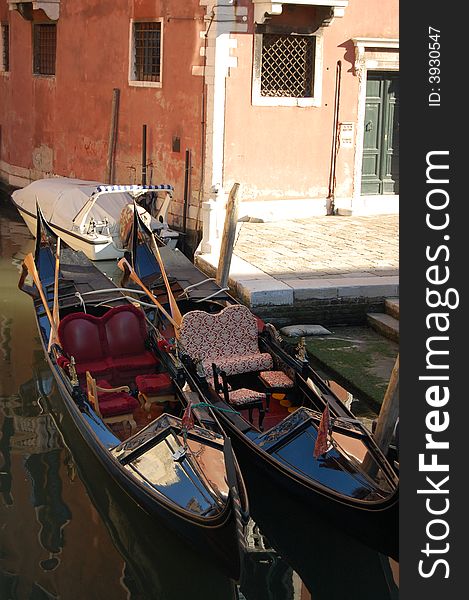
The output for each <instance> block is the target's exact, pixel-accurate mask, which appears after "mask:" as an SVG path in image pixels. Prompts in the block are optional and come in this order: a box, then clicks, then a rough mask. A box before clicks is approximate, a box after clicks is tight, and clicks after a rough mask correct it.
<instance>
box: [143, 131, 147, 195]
mask: <svg viewBox="0 0 469 600" xmlns="http://www.w3.org/2000/svg"><path fill="white" fill-rule="evenodd" d="M142 185H147V126H146V125H143V127H142Z"/></svg>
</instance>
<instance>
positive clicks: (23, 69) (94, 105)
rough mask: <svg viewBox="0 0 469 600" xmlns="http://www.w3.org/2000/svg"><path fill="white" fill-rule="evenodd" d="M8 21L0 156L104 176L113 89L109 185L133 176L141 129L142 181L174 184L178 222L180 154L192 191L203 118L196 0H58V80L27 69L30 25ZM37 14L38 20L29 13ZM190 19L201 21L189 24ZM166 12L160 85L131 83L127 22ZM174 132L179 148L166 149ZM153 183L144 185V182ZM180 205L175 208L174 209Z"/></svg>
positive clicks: (0, 89) (24, 164)
mask: <svg viewBox="0 0 469 600" xmlns="http://www.w3.org/2000/svg"><path fill="white" fill-rule="evenodd" d="M0 6H1V9H0V10H1V13H0V16H1V18H2V20H5V18H9V21H10V48H11V50H10V73H9V75H8V77H5V76H3V77H0V102H1V105H0V107H1V114H0V125H1V131H2V149H1V155H0V159H1V160H2V161H4V162H6V163H8V165H12V166H13V167H20V168H23V169H30V170H31V171H32V172H33V174H34V175H37V174H38V173H40V172H42V173H44V174H46V173H51V174H56V175H65V176H70V177H78V178H82V179H98V180H102V179H103V178H104V176H105V172H106V160H107V152H108V140H109V130H110V120H111V106H112V95H113V89H114V88H118V89H119V90H120V108H119V115H118V135H117V146H116V156H115V175H116V177H115V181H116V182H117V183H126V182H129V183H134V182H140V179H141V162H142V159H141V156H142V126H143V124H146V125H147V162H148V169H147V183H171V184H172V185H174V186H175V188H176V192H175V201H176V206H175V207H174V212H175V213H176V215H175V223H176V224H178V220H179V217H180V215H181V214H182V206H181V203H182V199H183V185H184V159H185V150H186V149H190V150H191V151H192V164H193V170H192V188H193V192H194V191H195V192H196V190H197V188H198V187H199V180H200V154H201V131H200V127H201V125H200V124H201V121H202V78H201V77H194V76H193V75H192V66H193V65H200V64H201V60H202V59H201V58H200V56H199V48H200V36H199V31H200V30H201V29H203V28H204V24H203V21H202V20H201V19H200V17H202V16H203V14H204V9H201V8H200V7H199V2H198V0H190V1H186V2H184V3H181V2H179V1H178V0H101V1H100V2H99V3H97V2H95V1H94V0H80V1H77V2H62V3H61V6H60V17H59V20H58V25H57V62H56V76H55V77H40V76H33V75H32V35H31V22H29V21H26V20H25V19H23V18H22V17H21V16H20V14H19V13H18V12H17V11H12V12H10V13H9V15H8V11H7V9H6V2H5V0H2V2H1V3H0ZM34 16H35V19H39V18H41V17H42V18H44V16H45V15H44V13H43V12H42V11H34ZM194 16H196V17H199V19H198V20H194ZM158 17H165V21H164V26H163V35H164V55H163V56H164V60H163V87H162V88H141V87H132V86H130V85H129V83H128V68H129V30H130V19H131V18H158ZM173 136H177V137H179V138H180V152H173V151H172V140H173ZM150 179H151V181H150ZM178 204H179V206H178Z"/></svg>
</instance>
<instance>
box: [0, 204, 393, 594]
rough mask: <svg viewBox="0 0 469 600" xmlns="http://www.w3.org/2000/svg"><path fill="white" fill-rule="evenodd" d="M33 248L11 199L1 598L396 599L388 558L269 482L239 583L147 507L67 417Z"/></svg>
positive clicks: (3, 316)
mask: <svg viewBox="0 0 469 600" xmlns="http://www.w3.org/2000/svg"><path fill="white" fill-rule="evenodd" d="M33 247H34V242H33V240H32V238H31V236H30V235H29V233H28V230H27V228H26V226H25V225H24V224H23V222H22V221H21V219H20V218H19V216H18V215H17V214H16V211H15V210H14V209H13V208H12V207H11V206H10V205H9V204H7V202H6V201H5V199H4V198H3V197H0V302H1V304H0V307H1V308H0V374H1V376H0V599H1V600H46V599H55V598H61V599H64V600H74V599H80V600H81V599H83V598H87V599H97V600H108V599H112V600H120V599H132V600H143V599H153V598H154V599H161V600H173V599H174V600H186V599H187V600H192V599H194V600H197V599H199V598H200V599H202V598H203V599H207V600H210V599H213V600H225V599H232V598H233V599H235V598H241V599H243V598H245V599H246V600H264V599H265V600H308V599H310V598H312V599H313V600H324V599H329V600H334V599H344V600H345V599H347V600H354V599H355V598H356V599H370V600H386V599H388V598H389V599H391V598H396V597H397V589H396V587H395V584H394V582H393V579H392V574H391V569H390V566H389V562H388V561H387V560H385V559H384V558H383V557H381V556H380V555H378V554H376V553H374V552H371V551H370V550H368V549H367V548H365V547H363V546H361V545H360V544H357V543H356V542H354V541H353V540H351V539H349V538H346V537H345V536H344V535H343V534H341V533H340V532H338V531H336V530H335V529H334V528H333V527H332V526H331V525H330V524H327V523H324V522H322V521H321V520H320V518H319V517H317V516H315V515H314V514H311V515H303V514H301V511H300V509H299V507H297V506H295V505H294V504H293V503H292V501H291V499H289V498H281V497H279V496H278V494H277V491H276V490H273V489H268V488H267V487H266V484H265V483H264V482H262V483H261V484H260V482H259V481H256V480H253V481H249V480H248V482H247V483H248V485H249V488H250V496H251V507H252V514H253V517H254V519H255V520H256V523H257V524H256V523H254V522H250V525H249V535H248V545H249V547H250V552H249V554H248V556H247V558H246V564H245V570H244V571H245V572H244V575H243V579H242V581H241V584H240V586H236V585H234V584H233V582H231V581H230V580H229V579H227V578H226V577H225V576H224V575H223V574H222V573H221V572H219V571H218V569H217V568H216V566H215V565H211V564H208V563H207V561H206V560H204V557H203V556H200V555H199V554H198V553H197V552H196V551H194V550H193V549H191V548H189V547H187V546H186V545H185V544H184V543H183V542H181V541H179V540H178V539H176V538H175V537H174V536H173V535H171V533H170V532H169V531H167V530H166V528H165V526H164V523H158V522H155V520H154V519H149V517H148V516H147V515H146V514H144V513H142V511H141V510H139V509H138V508H137V507H136V506H135V504H134V503H133V502H132V501H131V500H129V499H128V498H127V496H126V495H125V493H123V491H122V490H121V489H119V488H118V486H117V485H116V484H115V482H114V481H113V480H112V479H110V478H109V477H108V476H107V474H106V473H105V471H104V470H103V469H102V468H101V466H100V464H99V463H97V461H96V460H95V459H94V457H93V456H92V455H91V453H90V452H89V451H88V449H87V448H83V447H82V445H79V444H78V443H77V441H78V439H76V433H75V430H74V428H73V426H72V423H71V421H69V419H68V417H67V415H66V414H62V413H61V403H60V398H59V397H58V395H57V393H56V390H55V385H54V382H53V379H52V376H51V374H50V372H49V371H48V368H47V366H46V363H45V361H44V358H43V355H42V350H41V348H40V344H39V339H38V338H37V334H36V326H35V321H34V318H33V314H32V310H31V303H30V299H29V298H28V297H27V296H26V295H25V294H22V293H21V292H19V290H18V289H17V280H18V275H19V270H18V269H19V265H20V264H21V261H22V259H23V257H24V255H25V254H26V253H27V252H30V251H32V250H33ZM51 414H54V418H55V420H54V419H53V418H52V416H51ZM56 422H57V423H58V424H59V425H60V433H59V430H58V429H57V426H56ZM62 435H63V437H62ZM64 439H65V440H66V444H65V443H64ZM69 448H70V449H71V450H69ZM259 488H260V489H259ZM300 515H301V517H299V516H300ZM299 521H300V523H301V526H299V525H298V523H299Z"/></svg>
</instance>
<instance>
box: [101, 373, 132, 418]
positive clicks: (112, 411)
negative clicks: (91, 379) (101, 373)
mask: <svg viewBox="0 0 469 600" xmlns="http://www.w3.org/2000/svg"><path fill="white" fill-rule="evenodd" d="M96 385H97V386H98V387H100V388H105V389H112V388H113V386H112V385H111V384H110V383H109V382H108V381H106V380H105V379H101V380H99V381H98V382H97V384H96ZM98 402H99V410H100V412H101V414H102V416H103V417H104V418H106V417H114V416H116V415H123V414H127V413H130V412H133V411H134V410H135V409H136V408H138V407H139V406H140V405H139V403H138V400H137V399H136V398H134V397H133V396H131V395H130V394H129V393H127V392H105V393H102V392H99V391H98Z"/></svg>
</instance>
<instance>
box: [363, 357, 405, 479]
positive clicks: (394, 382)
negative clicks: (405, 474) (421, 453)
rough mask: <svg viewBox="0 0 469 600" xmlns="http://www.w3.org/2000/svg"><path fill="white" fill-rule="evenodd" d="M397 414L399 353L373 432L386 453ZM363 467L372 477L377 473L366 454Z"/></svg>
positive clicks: (381, 448) (377, 443) (378, 444)
mask: <svg viewBox="0 0 469 600" xmlns="http://www.w3.org/2000/svg"><path fill="white" fill-rule="evenodd" d="M398 416H399V354H398V355H397V358H396V362H395V363H394V367H393V370H392V372H391V377H390V379H389V383H388V387H387V389H386V393H385V394H384V399H383V404H382V405H381V410H380V411H379V416H378V421H377V423H376V428H375V431H374V434H373V438H374V440H375V442H376V445H377V446H378V448H379V449H380V450H381V452H382V453H383V454H384V455H386V454H387V452H388V450H389V445H390V443H391V440H392V435H393V433H394V429H395V427H396V423H397V418H398ZM362 466H363V469H364V470H365V471H366V472H367V473H368V474H369V475H370V476H371V477H374V476H375V475H376V473H377V468H376V463H375V462H374V461H372V459H371V457H370V455H369V454H368V455H367V456H366V457H365V460H364V461H363V465H362Z"/></svg>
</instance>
